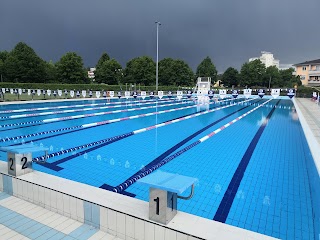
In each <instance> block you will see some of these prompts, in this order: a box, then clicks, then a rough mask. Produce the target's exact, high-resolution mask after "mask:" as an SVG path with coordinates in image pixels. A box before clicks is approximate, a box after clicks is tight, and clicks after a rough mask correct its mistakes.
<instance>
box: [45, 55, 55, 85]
mask: <svg viewBox="0 0 320 240" xmlns="http://www.w3.org/2000/svg"><path fill="white" fill-rule="evenodd" d="M45 73H46V74H45V79H46V82H57V81H58V80H57V68H56V66H55V64H54V63H53V62H52V61H51V60H50V61H49V62H45Z"/></svg>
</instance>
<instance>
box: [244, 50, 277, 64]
mask: <svg viewBox="0 0 320 240" xmlns="http://www.w3.org/2000/svg"><path fill="white" fill-rule="evenodd" d="M257 59H260V61H261V62H262V63H264V65H266V68H267V67H270V66H276V67H277V68H279V65H280V61H279V60H278V59H274V57H273V54H272V53H271V52H265V51H262V52H261V56H260V57H258V58H250V59H249V62H252V61H254V60H257Z"/></svg>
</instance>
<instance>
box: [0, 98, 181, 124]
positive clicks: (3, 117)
mask: <svg viewBox="0 0 320 240" xmlns="http://www.w3.org/2000/svg"><path fill="white" fill-rule="evenodd" d="M165 102H172V101H171V100H167V101H162V102H161V103H165ZM179 102H180V103H181V104H182V101H179ZM155 103H156V102H146V103H143V104H142V105H149V104H155ZM140 105H141V104H140V103H139V104H130V106H140ZM159 106H161V105H159ZM119 107H124V105H123V104H120V105H112V106H104V107H92V108H80V109H70V110H62V111H53V112H41V113H28V114H20V115H12V116H2V117H0V120H10V119H17V118H27V117H37V116H46V115H51V114H65V113H74V112H83V111H94V110H102V109H109V108H119Z"/></svg>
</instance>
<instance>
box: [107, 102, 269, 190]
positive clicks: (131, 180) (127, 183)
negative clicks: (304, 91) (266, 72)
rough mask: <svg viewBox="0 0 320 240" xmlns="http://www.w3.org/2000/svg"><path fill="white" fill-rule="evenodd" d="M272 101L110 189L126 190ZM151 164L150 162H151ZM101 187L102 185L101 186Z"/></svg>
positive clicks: (159, 160) (149, 165)
mask: <svg viewBox="0 0 320 240" xmlns="http://www.w3.org/2000/svg"><path fill="white" fill-rule="evenodd" d="M272 100H273V99H270V100H267V101H266V102H264V103H262V104H261V105H259V106H257V107H255V108H253V109H251V110H250V111H248V112H246V113H244V114H242V115H241V116H239V117H237V118H235V119H233V120H232V121H230V122H229V123H227V124H225V125H223V126H222V127H220V128H218V129H216V130H214V131H213V132H211V133H209V134H207V135H206V136H204V137H202V138H200V139H199V140H197V141H195V142H193V143H191V144H189V145H188V146H186V147H184V148H182V149H181V150H179V151H178V152H176V153H174V154H172V155H170V156H167V157H165V158H162V159H158V160H157V161H155V162H153V164H148V165H147V166H148V168H147V167H145V168H144V170H143V171H141V170H140V171H138V172H137V173H136V174H134V175H132V176H131V177H130V178H128V179H127V180H125V181H124V182H123V183H121V184H119V185H118V186H116V187H114V188H113V189H111V190H112V191H113V192H118V193H121V192H122V191H124V190H126V189H127V188H128V187H130V186H131V185H132V184H134V183H135V182H136V181H137V180H138V179H140V178H143V177H145V176H147V175H149V174H150V173H152V172H154V171H155V170H157V169H159V168H160V167H162V166H163V165H165V164H167V163H168V162H170V161H172V160H173V159H175V158H176V157H178V156H180V155H182V154H183V153H185V152H187V151H188V150H190V149H192V148H193V147H195V146H197V145H198V144H200V143H202V142H205V141H206V140H208V139H209V138H211V137H213V136H214V135H216V134H217V133H219V132H221V131H223V130H224V129H226V128H228V127H230V126H231V125H233V124H234V123H236V122H238V121H239V120H241V119H242V118H244V117H246V116H247V115H249V114H250V113H252V112H254V111H256V110H257V109H259V108H260V107H262V106H264V105H265V104H267V103H268V102H270V101H272ZM155 160H156V159H155ZM151 163H152V162H151ZM102 186H103V185H102ZM107 190H110V189H107Z"/></svg>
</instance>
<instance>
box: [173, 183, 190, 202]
mask: <svg viewBox="0 0 320 240" xmlns="http://www.w3.org/2000/svg"><path fill="white" fill-rule="evenodd" d="M193 195H194V184H192V186H191V193H190V195H189V196H187V197H185V196H179V195H177V198H180V199H183V200H189V199H191V198H192V197H193Z"/></svg>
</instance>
